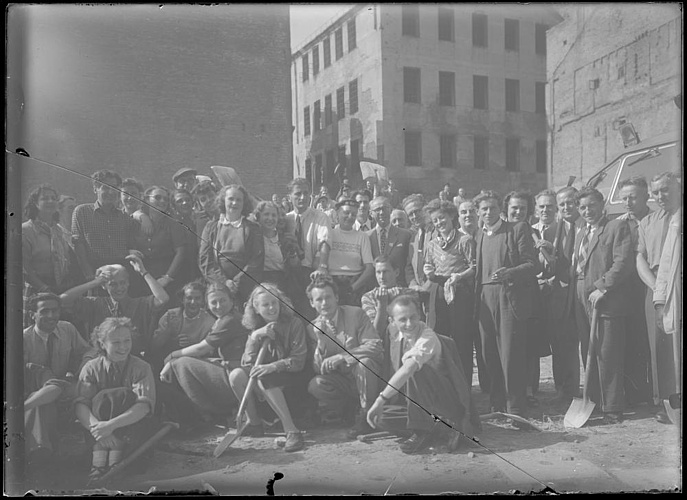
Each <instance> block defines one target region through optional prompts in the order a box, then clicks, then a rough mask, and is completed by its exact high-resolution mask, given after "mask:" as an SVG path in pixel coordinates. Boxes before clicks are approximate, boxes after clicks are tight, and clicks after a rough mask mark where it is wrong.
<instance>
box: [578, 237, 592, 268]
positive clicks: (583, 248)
mask: <svg viewBox="0 0 687 500" xmlns="http://www.w3.org/2000/svg"><path fill="white" fill-rule="evenodd" d="M590 234H591V226H587V228H586V229H585V231H584V236H583V237H582V242H581V243H580V253H579V254H578V259H577V274H582V273H583V272H584V266H585V264H586V263H587V252H588V251H589V235H590Z"/></svg>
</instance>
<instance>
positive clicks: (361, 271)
mask: <svg viewBox="0 0 687 500" xmlns="http://www.w3.org/2000/svg"><path fill="white" fill-rule="evenodd" d="M336 210H337V213H338V219H339V227H338V228H336V229H332V230H331V231H329V239H328V241H327V244H328V245H329V249H330V250H329V275H330V276H331V277H332V279H333V280H334V282H335V283H336V285H337V286H338V287H339V303H340V304H341V305H349V306H358V305H359V304H360V297H361V295H362V293H363V292H364V291H365V290H366V289H369V285H368V284H369V283H370V282H371V280H372V276H373V274H374V269H373V268H372V250H371V247H370V239H369V238H368V237H367V235H366V234H365V233H363V232H362V231H356V230H355V229H353V223H354V222H355V220H356V215H357V212H358V204H357V203H356V202H355V201H354V200H352V199H350V198H348V199H341V200H339V202H338V203H337V204H336Z"/></svg>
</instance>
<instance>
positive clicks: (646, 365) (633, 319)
mask: <svg viewBox="0 0 687 500" xmlns="http://www.w3.org/2000/svg"><path fill="white" fill-rule="evenodd" d="M618 188H619V190H620V200H621V201H622V202H623V205H624V207H625V213H624V214H622V215H621V216H620V217H618V218H619V219H621V220H624V221H627V223H628V225H629V226H630V237H631V239H632V254H633V256H634V255H635V252H636V249H637V245H638V243H639V223H640V221H641V220H642V219H644V218H645V217H646V216H647V215H649V213H651V209H650V208H649V205H647V202H648V201H649V186H648V184H647V182H646V179H645V178H644V177H641V176H634V177H629V178H627V179H623V180H622V181H620V182H619V183H618ZM634 260H635V261H636V257H635V259H634ZM645 300H646V286H645V285H644V283H643V282H642V280H641V279H640V278H639V274H638V272H637V267H636V266H632V277H631V279H630V282H629V287H628V301H629V310H628V315H627V318H626V320H627V324H626V326H625V328H626V332H627V336H626V338H625V402H626V403H627V404H628V405H634V404H640V403H650V402H651V400H652V398H651V362H650V360H651V354H650V352H651V351H650V349H649V336H648V332H647V327H646V312H645V310H644V301H645Z"/></svg>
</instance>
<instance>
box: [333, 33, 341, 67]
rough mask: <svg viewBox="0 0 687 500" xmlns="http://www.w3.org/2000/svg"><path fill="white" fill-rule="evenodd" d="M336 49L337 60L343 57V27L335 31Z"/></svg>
mask: <svg viewBox="0 0 687 500" xmlns="http://www.w3.org/2000/svg"><path fill="white" fill-rule="evenodd" d="M334 50H335V51H336V60H337V61H338V60H339V59H341V58H342V57H343V28H339V29H338V30H336V31H335V32H334Z"/></svg>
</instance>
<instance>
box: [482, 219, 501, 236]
mask: <svg viewBox="0 0 687 500" xmlns="http://www.w3.org/2000/svg"><path fill="white" fill-rule="evenodd" d="M501 224H503V219H499V221H498V222H497V223H496V224H494V225H493V226H489V225H487V224H486V223H485V224H484V229H485V230H486V231H487V234H492V233H495V232H496V231H498V230H499V228H500V227H501Z"/></svg>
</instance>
